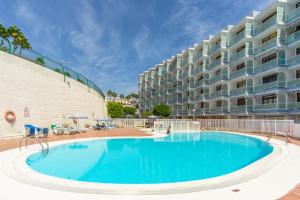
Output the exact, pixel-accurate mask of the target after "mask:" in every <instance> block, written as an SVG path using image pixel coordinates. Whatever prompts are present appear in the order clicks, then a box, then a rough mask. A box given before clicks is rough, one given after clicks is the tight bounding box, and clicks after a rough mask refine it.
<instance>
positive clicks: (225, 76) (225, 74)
mask: <svg viewBox="0 0 300 200" xmlns="http://www.w3.org/2000/svg"><path fill="white" fill-rule="evenodd" d="M227 79H228V76H227V73H223V74H219V75H217V76H214V77H213V78H211V79H210V80H209V83H210V84H213V83H216V82H218V81H221V80H227Z"/></svg>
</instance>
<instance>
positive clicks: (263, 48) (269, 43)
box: [254, 37, 277, 55]
mask: <svg viewBox="0 0 300 200" xmlns="http://www.w3.org/2000/svg"><path fill="white" fill-rule="evenodd" d="M276 45H277V38H276V37H275V38H273V39H271V40H269V41H267V42H265V43H263V44H261V45H260V46H259V47H256V48H255V49H254V54H255V55H257V54H259V53H262V52H264V51H267V50H269V49H271V48H273V47H275V46H276Z"/></svg>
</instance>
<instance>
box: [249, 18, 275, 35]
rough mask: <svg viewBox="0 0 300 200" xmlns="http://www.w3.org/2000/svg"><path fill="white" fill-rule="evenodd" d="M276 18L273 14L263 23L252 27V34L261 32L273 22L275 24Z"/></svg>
mask: <svg viewBox="0 0 300 200" xmlns="http://www.w3.org/2000/svg"><path fill="white" fill-rule="evenodd" d="M276 19H277V16H276V15H274V16H273V17H271V18H270V19H268V20H267V21H265V22H264V23H262V24H260V25H259V26H257V27H255V28H254V35H255V36H256V35H258V34H260V33H261V32H263V31H264V30H266V29H268V28H270V27H271V26H273V25H274V24H276Z"/></svg>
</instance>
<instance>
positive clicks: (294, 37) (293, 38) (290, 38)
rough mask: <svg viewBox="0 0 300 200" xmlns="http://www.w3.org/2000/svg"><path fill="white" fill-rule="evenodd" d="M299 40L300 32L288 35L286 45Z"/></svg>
mask: <svg viewBox="0 0 300 200" xmlns="http://www.w3.org/2000/svg"><path fill="white" fill-rule="evenodd" d="M298 40H300V31H297V32H295V33H292V34H290V35H288V36H287V38H286V43H287V44H292V43H293V42H296V41H298Z"/></svg>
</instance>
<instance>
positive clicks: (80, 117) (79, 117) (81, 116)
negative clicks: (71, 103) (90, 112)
mask: <svg viewBox="0 0 300 200" xmlns="http://www.w3.org/2000/svg"><path fill="white" fill-rule="evenodd" d="M67 118H68V119H73V120H76V125H77V128H79V120H80V119H88V117H87V116H83V115H74V116H72V115H70V116H67Z"/></svg>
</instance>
